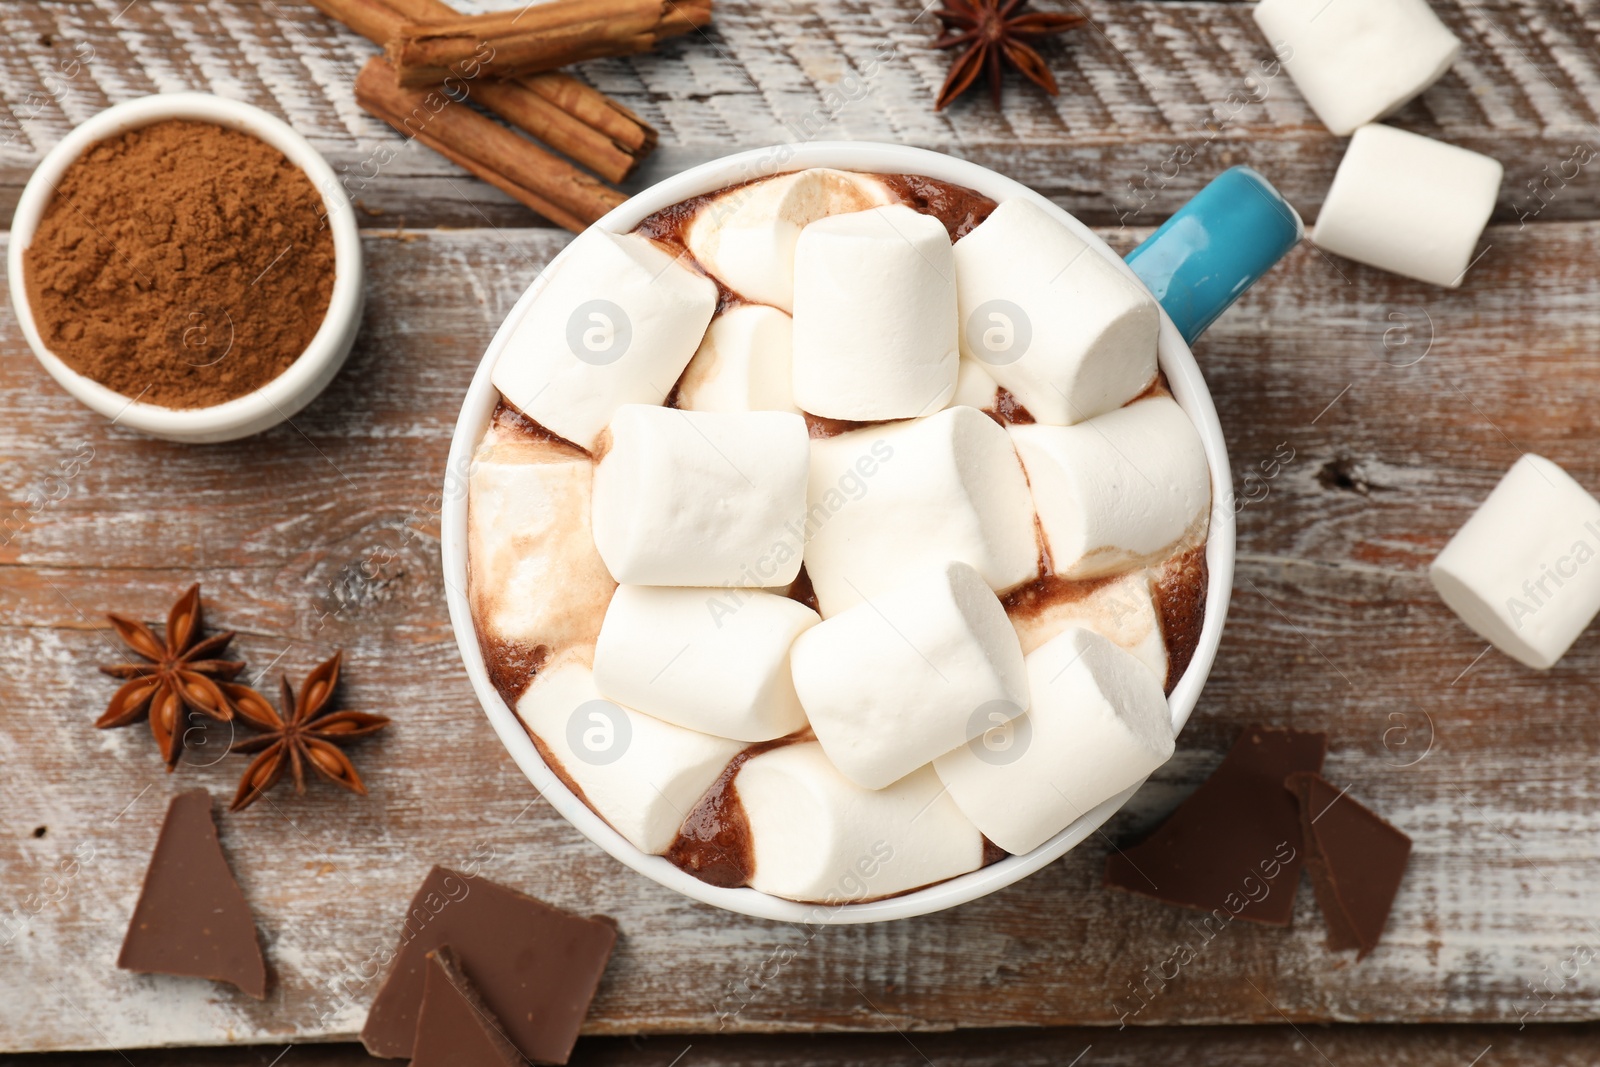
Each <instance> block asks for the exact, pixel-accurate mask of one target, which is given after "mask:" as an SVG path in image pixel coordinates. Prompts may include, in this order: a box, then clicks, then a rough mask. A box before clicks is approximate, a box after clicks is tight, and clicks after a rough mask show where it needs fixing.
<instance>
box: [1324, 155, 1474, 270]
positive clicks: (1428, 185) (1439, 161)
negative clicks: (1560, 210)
mask: <svg viewBox="0 0 1600 1067" xmlns="http://www.w3.org/2000/svg"><path fill="white" fill-rule="evenodd" d="M1504 174H1505V168H1504V167H1502V166H1501V165H1500V164H1499V162H1497V161H1496V160H1493V159H1490V158H1489V157H1488V156H1484V155H1479V154H1478V153H1477V152H1469V151H1468V150H1467V149H1465V148H1458V147H1456V146H1455V145H1450V144H1445V143H1444V142H1443V141H1435V140H1433V139H1432V138H1429V137H1423V136H1422V135H1420V134H1415V133H1407V132H1406V131H1404V130H1397V129H1394V128H1393V127H1391V126H1363V127H1361V128H1360V129H1359V130H1357V131H1356V132H1355V136H1354V137H1352V138H1351V139H1350V147H1349V148H1348V149H1346V150H1345V154H1344V159H1342V160H1341V161H1340V162H1339V170H1338V171H1337V172H1336V173H1335V174H1334V176H1333V185H1332V186H1331V187H1330V188H1329V189H1328V195H1327V198H1326V199H1325V200H1323V202H1322V211H1321V213H1320V214H1319V215H1318V216H1317V224H1316V226H1315V227H1314V228H1313V229H1312V231H1311V240H1312V241H1314V242H1315V243H1316V245H1317V247H1319V248H1323V249H1325V250H1327V251H1329V252H1335V253H1337V254H1339V255H1341V256H1346V257H1348V258H1350V259H1353V260H1355V261H1356V262H1357V263H1365V264H1366V265H1367V266H1369V267H1377V268H1378V269H1379V270H1387V271H1393V272H1394V273H1395V274H1403V275H1405V276H1406V277H1408V278H1416V279H1417V280H1418V281H1424V282H1431V283H1433V284H1434V285H1442V286H1445V287H1447V288H1452V289H1453V288H1455V287H1456V286H1458V285H1460V284H1461V280H1462V279H1463V278H1464V277H1465V276H1466V273H1467V268H1468V267H1469V266H1470V265H1471V263H1472V253H1473V250H1474V249H1475V248H1477V245H1478V238H1479V237H1480V236H1481V235H1482V234H1483V228H1484V226H1485V225H1487V224H1488V222H1489V216H1490V214H1491V213H1492V212H1493V211H1494V203H1495V198H1496V196H1497V195H1498V194H1499V191H1500V179H1501V177H1502V176H1503V175H1504Z"/></svg>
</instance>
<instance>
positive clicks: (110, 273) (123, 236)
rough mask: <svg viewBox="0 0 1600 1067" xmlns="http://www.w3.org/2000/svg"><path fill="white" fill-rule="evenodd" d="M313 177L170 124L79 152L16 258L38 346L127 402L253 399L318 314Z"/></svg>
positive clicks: (252, 142)
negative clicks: (21, 254)
mask: <svg viewBox="0 0 1600 1067" xmlns="http://www.w3.org/2000/svg"><path fill="white" fill-rule="evenodd" d="M323 216H324V208H323V201H322V198H321V197H320V196H319V195H318V194H317V191H316V189H315V188H314V187H313V186H312V184H311V181H310V179H309V178H307V177H306V175H305V173H304V172H303V171H301V170H300V169H299V168H298V167H296V166H295V165H294V164H293V163H291V162H289V160H288V159H287V158H286V157H285V156H284V155H283V153H282V152H280V151H278V150H277V149H276V148H273V147H272V146H271V145H269V144H267V143H265V142H264V141H261V140H259V139H258V138H256V137H253V136H251V135H250V134H247V133H243V132H241V131H239V130H233V129H228V128H226V127H223V126H218V125H215V124H213V123H209V122H197V121H188V120H177V119H174V120H167V121H163V122H157V123H154V124H152V125H149V126H144V127H141V128H139V129H135V130H130V131H128V132H127V133H124V134H121V135H120V136H117V137H112V138H108V139H107V140H104V141H101V142H99V143H98V144H96V145H94V146H93V147H91V148H90V149H89V150H88V151H86V152H85V153H84V154H83V155H82V156H80V157H79V158H78V160H77V161H76V162H74V163H73V164H72V165H71V166H70V167H69V168H68V169H67V171H66V173H65V174H64V175H63V176H62V179H61V182H60V184H59V185H58V186H57V189H56V195H55V197H54V199H53V200H52V201H51V202H50V206H49V207H48V208H47V209H46V210H45V214H44V218H43V220H42V221H41V222H40V224H39V228H38V231H37V232H36V233H35V234H34V238H33V242H32V244H30V245H29V246H28V250H27V252H26V254H25V256H24V275H25V281H26V283H27V290H28V303H29V306H30V309H31V310H32V313H33V318H34V322H35V324H36V325H37V326H38V329H39V333H40V335H41V336H42V337H43V338H44V342H45V344H46V346H48V347H49V349H50V350H51V351H52V352H54V353H55V354H56V355H57V356H59V357H60V358H61V360H62V361H63V362H65V363H66V364H67V365H68V366H69V367H71V368H72V369H73V370H75V371H77V372H78V373H80V374H83V375H85V376H87V377H89V378H93V379H94V380H95V381H97V382H100V383H101V384H103V385H105V386H107V387H108V388H111V389H114V390H116V391H117V392H119V393H122V394H124V395H126V396H129V397H137V398H138V399H139V400H141V401H144V402H146V403H151V404H159V405H161V406H163V407H171V408H196V407H209V406H210V405H213V404H220V403H222V402H223V401H225V400H231V399H233V398H235V397H238V396H243V395H244V394H245V393H248V392H251V391H253V390H255V389H258V388H260V387H261V386H263V385H265V384H266V383H267V382H269V381H271V380H272V379H273V378H276V377H277V376H278V375H280V374H282V373H283V372H284V371H285V370H286V369H288V367H289V365H290V364H291V363H293V362H294V361H295V359H296V358H298V357H299V355H300V354H301V352H303V351H304V350H305V348H306V346H307V345H308V344H309V343H310V341H311V338H312V337H313V336H314V335H315V334H316V332H317V328H318V327H319V326H321V325H322V320H323V317H324V316H325V315H326V314H327V310H328V300H329V297H330V295H331V294H332V292H333V276H334V258H333V238H332V235H331V233H330V232H329V230H328V228H327V226H326V220H325V218H324V217H323Z"/></svg>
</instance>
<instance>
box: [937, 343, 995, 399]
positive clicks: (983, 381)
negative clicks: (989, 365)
mask: <svg viewBox="0 0 1600 1067" xmlns="http://www.w3.org/2000/svg"><path fill="white" fill-rule="evenodd" d="M999 400H1000V383H999V382H997V381H995V380H994V375H992V374H990V373H989V372H988V371H987V370H985V369H984V366H983V364H981V363H979V362H978V361H977V360H975V359H968V358H967V357H966V356H962V357H961V363H960V368H959V369H958V370H957V372H956V391H955V395H953V396H952V397H951V398H950V403H949V404H948V405H946V406H947V407H953V408H960V407H967V408H977V409H978V410H979V411H993V410H994V409H995V407H996V405H997V404H998V403H999Z"/></svg>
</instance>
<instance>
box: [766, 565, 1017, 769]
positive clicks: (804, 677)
mask: <svg viewBox="0 0 1600 1067" xmlns="http://www.w3.org/2000/svg"><path fill="white" fill-rule="evenodd" d="M790 664H791V667H792V669H793V671H794V687H795V691H796V692H797V693H799V694H800V703H801V705H802V706H804V708H805V710H806V716H807V718H809V719H810V720H811V728H812V729H813V730H814V731H816V735H817V740H818V741H819V742H821V744H822V748H823V751H825V752H826V753H827V754H828V758H829V759H831V760H832V761H833V764H834V766H836V767H838V768H839V772H840V773H841V774H843V775H844V776H845V777H846V778H848V779H850V780H851V781H852V782H855V783H856V784H857V785H860V786H865V787H866V788H868V789H880V788H882V787H883V786H886V785H888V784H889V783H890V782H893V781H896V780H897V779H899V778H902V777H904V776H905V775H907V774H909V773H910V772H912V771H914V770H916V769H917V768H918V767H920V766H922V765H923V764H925V763H927V762H928V761H929V760H931V759H933V758H934V757H935V756H937V755H939V754H940V753H941V752H948V751H949V750H950V749H952V748H954V747H956V746H957V745H960V744H963V743H965V742H966V741H967V740H968V739H969V738H971V737H973V736H975V735H976V734H978V733H981V732H982V731H983V730H984V729H985V728H986V727H987V723H988V721H989V719H988V716H989V715H991V714H994V715H999V716H1001V717H1003V718H1013V717H1015V716H1017V715H1020V714H1022V712H1024V711H1025V710H1027V707H1028V685H1027V679H1026V676H1025V673H1024V670H1023V665H1022V648H1021V646H1020V645H1019V644H1018V643H1017V635H1016V632H1015V631H1014V630H1012V629H1011V623H1010V621H1009V620H1007V618H1006V612H1005V608H1003V607H1001V606H1000V601H999V599H998V598H996V597H995V595H994V592H993V591H992V590H991V589H990V588H989V587H988V585H986V584H985V583H984V580H983V577H982V576H981V575H980V574H979V573H978V572H977V571H975V570H973V569H972V568H971V567H969V566H967V565H966V564H965V563H947V564H944V565H942V566H939V567H935V568H931V569H927V570H924V571H921V572H918V573H917V574H915V575H913V576H912V577H911V579H910V580H909V581H907V582H906V583H905V584H903V585H901V586H898V587H897V588H895V589H893V590H891V591H890V592H887V593H884V594H883V595H882V596H880V597H877V598H875V599H873V600H872V601H870V602H868V603H865V604H858V605H856V606H855V607H853V608H851V609H850V610H849V611H846V612H844V613H842V614H839V615H835V616H834V617H833V618H831V619H828V620H826V621H825V622H822V623H819V624H818V625H816V626H813V627H812V628H811V629H809V630H807V631H806V632H805V633H803V634H801V635H800V637H799V638H798V639H797V640H796V641H795V643H794V648H793V650H792V651H791V653H790Z"/></svg>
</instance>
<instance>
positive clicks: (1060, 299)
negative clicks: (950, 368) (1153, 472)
mask: <svg viewBox="0 0 1600 1067" xmlns="http://www.w3.org/2000/svg"><path fill="white" fill-rule="evenodd" d="M955 262H956V283H957V287H958V291H959V292H960V295H961V300H960V308H961V330H960V333H961V354H962V355H963V356H966V357H968V358H970V359H975V360H977V361H978V362H980V363H982V364H983V365H984V368H985V369H986V370H988V371H989V373H990V374H991V375H992V376H993V377H994V379H995V381H997V382H999V383H1000V384H1001V385H1003V386H1005V387H1006V388H1007V389H1008V390H1010V391H1011V392H1012V393H1013V394H1015V395H1016V398H1017V401H1018V402H1019V403H1021V404H1022V406H1023V407H1025V408H1027V409H1028V412H1029V413H1030V414H1031V415H1032V416H1033V417H1034V418H1035V419H1037V420H1038V421H1039V422H1042V423H1049V424H1051V425H1055V426H1067V425H1071V424H1072V423H1075V422H1081V421H1083V420H1084V419H1088V418H1093V417H1094V416H1096V415H1100V414H1103V413H1105V412H1107V411H1112V410H1114V409H1116V408H1119V407H1121V406H1122V405H1123V404H1126V403H1127V402H1128V401H1129V400H1132V399H1133V398H1134V397H1136V396H1138V395H1139V394H1140V393H1142V392H1144V390H1145V389H1146V388H1147V387H1148V386H1149V385H1150V383H1151V382H1152V381H1154V380H1155V377H1156V333H1157V330H1158V329H1159V327H1160V323H1161V316H1160V314H1159V312H1157V310H1156V303H1155V301H1154V300H1153V299H1151V297H1150V294H1149V293H1148V292H1146V291H1145V289H1144V287H1143V286H1141V285H1140V284H1139V283H1138V282H1136V281H1134V280H1133V279H1131V278H1129V277H1128V276H1127V275H1126V274H1124V273H1123V272H1122V270H1121V269H1120V268H1119V267H1118V266H1117V265H1116V264H1115V263H1112V262H1110V261H1109V260H1107V259H1106V258H1105V257H1104V256H1102V255H1100V253H1099V252H1098V251H1097V250H1096V249H1094V248H1091V247H1090V246H1089V244H1088V242H1086V241H1084V240H1083V239H1082V238H1081V237H1079V236H1078V235H1077V234H1075V233H1073V232H1072V231H1071V230H1069V229H1067V227H1066V226H1064V225H1062V224H1061V223H1060V222H1058V221H1057V220H1056V219H1054V218H1051V217H1050V215H1048V214H1046V213H1045V211H1044V209H1043V208H1040V207H1039V206H1038V205H1036V204H1034V203H1033V202H1032V201H1029V200H1024V199H1021V198H1016V199H1012V200H1007V201H1005V202H1004V203H1002V204H1001V205H1000V206H999V207H997V208H995V210H994V213H993V214H991V215H990V216H989V217H988V218H987V219H985V220H984V221H983V223H982V224H980V225H979V226H978V227H977V228H975V229H974V230H973V231H972V232H971V233H969V234H967V235H966V236H965V237H963V238H962V239H961V240H960V241H958V242H956V245H955ZM802 406H803V405H802Z"/></svg>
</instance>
